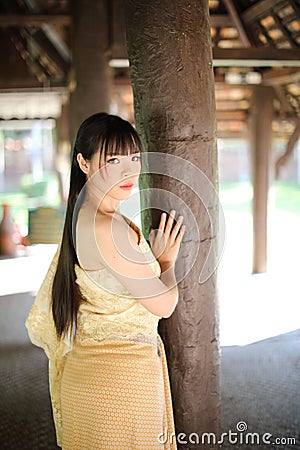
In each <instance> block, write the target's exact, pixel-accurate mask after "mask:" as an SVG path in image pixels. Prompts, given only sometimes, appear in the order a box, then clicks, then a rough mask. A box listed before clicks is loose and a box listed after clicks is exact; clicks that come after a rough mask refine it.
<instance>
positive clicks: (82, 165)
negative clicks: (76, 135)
mask: <svg viewBox="0 0 300 450" xmlns="http://www.w3.org/2000/svg"><path fill="white" fill-rule="evenodd" d="M77 161H78V164H79V167H80V169H81V170H82V172H84V173H85V174H86V175H87V174H88V173H89V170H90V165H89V162H88V161H86V160H85V159H84V157H83V156H82V153H78V155H77Z"/></svg>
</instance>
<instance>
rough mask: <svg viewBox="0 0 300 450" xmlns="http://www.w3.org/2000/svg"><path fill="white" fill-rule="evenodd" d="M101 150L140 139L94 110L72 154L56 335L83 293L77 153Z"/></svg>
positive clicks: (55, 298)
mask: <svg viewBox="0 0 300 450" xmlns="http://www.w3.org/2000/svg"><path fill="white" fill-rule="evenodd" d="M99 150H100V157H99V161H100V158H101V157H103V156H104V161H105V160H106V157H107V155H115V154H121V155H127V154H128V153H136V152H140V151H142V144H141V141H140V138H139V136H138V134H137V132H136V130H135V129H134V127H133V126H132V125H131V124H130V123H129V122H127V121H126V120H124V119H121V118H120V117H118V116H114V115H110V114H107V113H96V114H93V115H92V116H90V117H88V118H87V119H86V120H84V122H83V123H82V124H81V125H80V127H79V129H78V132H77V136H76V140H75V145H74V149H73V154H72V162H71V174H70V189H69V196H68V204H67V210H66V218H65V224H64V229H63V235H62V242H61V246H60V253H59V258H58V265H57V269H56V273H55V276H54V280H53V285H52V314H53V319H54V324H55V328H56V332H57V336H58V337H60V338H61V337H63V336H64V335H65V334H66V333H67V331H68V330H69V329H70V330H71V331H72V332H73V331H74V326H75V328H76V324H77V314H78V309H79V306H80V303H81V301H82V295H81V292H80V289H79V286H78V285H77V284H76V273H75V267H74V266H75V264H78V259H77V255H76V251H75V248H74V244H73V235H72V227H73V225H72V219H73V212H74V207H75V204H76V201H77V199H78V196H79V194H80V192H81V190H82V189H83V187H84V185H85V183H86V181H87V180H86V175H85V173H84V172H83V171H82V170H81V169H80V167H79V164H78V161H77V155H78V153H81V154H82V156H83V157H84V159H85V160H86V161H90V160H91V158H92V156H93V155H94V154H95V153H97V152H98V151H99Z"/></svg>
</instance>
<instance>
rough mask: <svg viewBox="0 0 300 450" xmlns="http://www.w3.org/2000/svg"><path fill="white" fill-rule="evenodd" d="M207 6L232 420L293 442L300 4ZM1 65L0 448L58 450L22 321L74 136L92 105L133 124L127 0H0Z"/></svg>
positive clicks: (126, 208)
mask: <svg viewBox="0 0 300 450" xmlns="http://www.w3.org/2000/svg"><path fill="white" fill-rule="evenodd" d="M162 4H165V3H164V2H162ZM208 4H209V12H210V23H211V40H212V47H213V62H214V77H215V97H216V112H217V113H216V117H217V135H218V154H219V159H218V171H219V199H220V208H222V209H223V211H224V214H225V219H226V238H225V249H224V252H223V256H222V259H221V262H220V264H219V267H218V284H219V306H220V343H221V349H222V351H221V391H222V402H221V405H222V429H223V430H224V431H227V430H228V429H229V428H233V429H235V428H234V427H235V424H236V423H237V421H238V420H241V419H244V420H245V421H246V422H247V423H248V424H250V425H251V428H252V431H256V432H271V433H273V434H274V433H275V434H276V433H277V435H280V436H284V437H286V438H288V437H289V436H294V437H297V438H299V429H300V423H299V418H300V410H299V405H300V398H299V393H300V389H299V356H300V355H299V344H300V331H299V329H300V323H299V322H300V319H299V318H300V314H299V313H300V308H299V300H300V298H299V297H300V296H299V278H298V277H299V253H300V143H299V130H300V1H299V0H240V1H236V0H209V1H208ZM199 29H200V25H199ZM209 44H210V43H209ZM0 60H1V65H0V206H1V207H0V222H1V223H0V277H1V283H0V350H1V352H0V375H1V386H0V388H2V390H1V399H2V400H3V401H2V404H1V406H0V408H1V410H0V415H1V421H0V422H1V423H0V437H1V448H3V449H6V448H7V449H14V448H15V449H20V448H22V449H27V448H28V449H30V450H33V449H43V450H46V449H48V448H49V449H54V448H57V447H56V446H55V433H54V429H53V423H52V419H51V406H50V401H49V394H48V384H47V361H46V357H45V355H44V354H43V352H42V350H40V349H38V348H34V347H33V346H32V345H30V343H29V341H28V337H27V333H26V330H25V327H24V322H25V319H26V317H27V314H28V311H29V309H30V307H31V305H32V303H33V300H34V295H35V293H36V291H37V289H38V288H39V286H40V284H41V282H42V279H43V277H44V275H45V273H46V270H47V268H48V265H49V263H50V261H51V258H52V256H53V254H54V253H55V250H56V248H57V244H58V242H59V240H60V236H61V231H62V225H63V220H64V214H65V207H66V199H67V195H68V178H69V167H70V165H69V161H70V153H71V149H72V143H73V142H74V135H75V130H76V129H77V127H78V125H79V123H80V122H81V121H82V119H83V118H85V117H86V116H88V115H89V114H90V113H93V112H95V110H93V108H94V106H93V105H95V100H96V104H97V107H96V110H97V111H109V112H110V113H112V114H117V115H120V116H121V117H123V118H125V119H127V120H129V121H130V122H131V123H133V124H134V106H133V104H134V101H133V94H132V88H131V82H130V72H129V62H128V56H127V46H126V36H125V19H124V4H123V1H122V0H111V1H106V0H94V1H93V0H73V1H71V0H0ZM195 95H199V96H200V95H201V92H198V93H195ZM137 192H138V189H137V190H136V191H135V192H134V194H136V193H137ZM135 198H137V196H135ZM136 201H137V200H136ZM122 208H123V212H124V213H125V214H126V215H128V216H129V217H130V216H131V213H132V210H134V209H135V207H132V205H131V204H130V202H128V203H127V204H126V203H124V205H122ZM134 220H135V221H136V222H137V224H138V225H140V218H139V217H135V218H134ZM297 433H298V434H297ZM223 448H226V447H223ZM229 448H230V450H232V447H229ZM235 448H239V447H238V446H235ZM248 448H250V447H248ZM251 448H256V447H255V446H254V445H253V446H252V447H251ZM273 448H278V449H283V448H284V449H288V448H293V449H296V448H300V443H299V440H298V444H297V445H295V443H292V444H291V445H289V444H288V443H287V441H285V443H284V444H282V445H278V446H273Z"/></svg>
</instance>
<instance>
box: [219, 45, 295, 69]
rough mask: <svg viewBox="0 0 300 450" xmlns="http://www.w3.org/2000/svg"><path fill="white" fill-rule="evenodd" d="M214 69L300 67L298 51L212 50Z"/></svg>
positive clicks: (267, 48) (268, 48)
mask: <svg viewBox="0 0 300 450" xmlns="http://www.w3.org/2000/svg"><path fill="white" fill-rule="evenodd" d="M213 58H214V66H215V67H300V49H299V48H295V49H294V48H293V49H281V48H275V47H274V48H270V47H257V48H218V47H214V48H213Z"/></svg>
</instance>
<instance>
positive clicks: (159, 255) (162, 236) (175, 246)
mask: <svg viewBox="0 0 300 450" xmlns="http://www.w3.org/2000/svg"><path fill="white" fill-rule="evenodd" d="M175 214H176V211H175V210H174V209H173V210H172V211H171V212H170V214H169V218H168V220H167V214H166V213H162V214H161V217H160V223H159V227H158V229H157V230H153V229H152V228H151V233H150V246H151V251H152V253H153V255H154V256H155V258H156V259H157V261H158V262H159V264H160V267H161V270H162V271H166V270H168V269H169V268H170V267H172V266H173V265H174V264H175V262H176V259H177V257H178V253H179V248H180V244H181V240H182V237H183V234H184V230H185V225H182V222H183V216H179V217H178V220H177V222H176V223H175V225H174V226H173V224H174V219H175ZM172 227H173V228H172Z"/></svg>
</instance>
